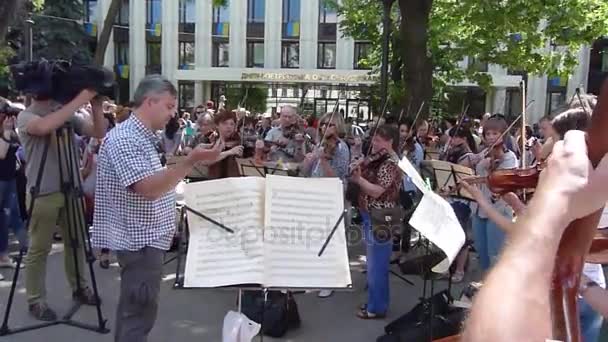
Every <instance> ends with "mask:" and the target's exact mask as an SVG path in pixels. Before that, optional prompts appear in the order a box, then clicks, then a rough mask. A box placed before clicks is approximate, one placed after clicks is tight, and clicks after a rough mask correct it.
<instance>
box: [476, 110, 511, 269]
mask: <svg viewBox="0 0 608 342" xmlns="http://www.w3.org/2000/svg"><path fill="white" fill-rule="evenodd" d="M507 128H508V126H507V122H506V121H505V120H504V119H503V118H501V117H498V116H493V117H491V118H489V119H488V120H486V121H485V123H484V125H483V139H484V142H485V145H486V146H490V147H492V149H491V150H488V149H486V150H484V151H482V155H487V156H486V158H484V159H483V160H481V161H480V162H479V163H478V164H477V166H476V171H477V174H478V175H479V176H482V177H486V176H487V175H489V174H490V173H491V172H492V171H495V170H500V169H514V168H516V167H517V166H518V162H517V157H516V156H515V153H513V152H512V151H510V150H508V149H506V148H505V147H504V146H503V145H502V144H501V140H502V136H503V133H504V132H505V131H506V129H507ZM481 191H482V192H483V193H484V197H485V198H486V199H488V200H489V201H490V202H491V203H492V206H493V207H494V208H496V210H498V211H499V212H500V213H501V214H502V215H503V216H505V217H507V218H512V217H513V212H512V211H511V208H509V206H508V205H507V204H506V203H505V202H504V201H503V200H501V199H496V198H494V197H493V195H492V193H491V192H490V190H489V189H488V187H487V186H485V185H482V186H481ZM473 236H474V239H475V250H476V251H477V253H478V254H479V265H480V267H481V269H482V270H483V271H486V270H488V269H489V268H490V266H491V264H492V263H493V260H494V259H495V258H496V257H497V256H498V254H499V253H500V250H501V248H502V245H503V243H504V238H505V234H504V232H503V231H502V230H501V229H500V228H498V226H497V225H496V223H495V222H494V221H492V220H490V219H489V218H488V215H487V213H486V212H485V211H484V210H483V209H482V208H478V209H477V213H476V214H475V215H474V216H473Z"/></svg>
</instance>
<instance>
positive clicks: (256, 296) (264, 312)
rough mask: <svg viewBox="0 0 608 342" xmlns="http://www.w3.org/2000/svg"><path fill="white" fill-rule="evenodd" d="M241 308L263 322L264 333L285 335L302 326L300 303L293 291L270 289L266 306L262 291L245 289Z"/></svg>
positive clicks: (267, 334) (257, 320) (255, 319)
mask: <svg viewBox="0 0 608 342" xmlns="http://www.w3.org/2000/svg"><path fill="white" fill-rule="evenodd" d="M241 310H242V312H243V314H245V315H246V316H247V317H248V318H249V319H251V320H252V321H254V322H256V323H259V324H262V333H263V334H264V335H266V336H270V337H283V336H284V335H285V334H286V333H287V331H288V330H290V329H296V328H299V327H300V313H299V312H298V305H297V304H296V301H295V300H294V298H293V295H292V294H291V292H287V293H282V292H281V291H268V299H267V301H266V306H264V293H263V292H262V291H243V296H242V305H241Z"/></svg>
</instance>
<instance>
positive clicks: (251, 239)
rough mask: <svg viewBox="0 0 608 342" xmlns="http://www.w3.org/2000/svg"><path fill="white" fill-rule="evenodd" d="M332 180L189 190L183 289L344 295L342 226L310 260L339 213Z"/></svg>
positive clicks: (231, 183) (212, 184)
mask: <svg viewBox="0 0 608 342" xmlns="http://www.w3.org/2000/svg"><path fill="white" fill-rule="evenodd" d="M342 189H343V188H342V182H341V181H340V180H339V179H337V178H314V179H313V178H296V177H286V176H273V175H268V176H267V177H266V178H261V177H241V178H226V179H219V180H212V181H205V182H198V183H192V184H188V185H187V186H186V190H185V202H186V205H187V206H188V207H190V208H192V209H194V210H196V211H198V212H200V213H201V214H204V215H206V216H208V217H209V218H211V219H213V220H216V221H218V222H219V223H222V224H223V225H225V226H226V227H228V228H230V229H232V230H234V234H231V233H229V232H227V231H226V230H224V229H222V228H220V227H218V226H217V225H215V224H213V223H211V222H209V221H207V220H205V219H202V218H200V217H198V216H197V215H195V214H194V213H192V212H188V225H189V228H190V242H189V247H188V255H187V259H186V270H185V279H184V286H185V287H219V286H232V285H247V286H248V285H252V284H255V285H260V286H263V287H275V288H277V287H278V288H310V289H316V288H347V287H350V286H351V284H352V281H351V277H350V269H349V262H348V254H347V249H346V247H347V243H346V235H345V229H344V224H343V223H340V225H339V226H338V228H337V230H336V232H335V234H334V236H333V238H332V239H331V242H330V243H329V245H328V246H327V248H326V250H325V252H324V253H323V255H322V256H321V257H319V256H317V254H318V252H319V250H320V249H321V246H322V245H323V243H324V242H325V240H326V238H327V236H328V235H329V233H330V231H331V229H332V228H333V227H334V225H335V223H336V221H338V219H339V218H340V215H341V214H342V211H343V210H344V199H343V190H342Z"/></svg>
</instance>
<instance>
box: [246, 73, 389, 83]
mask: <svg viewBox="0 0 608 342" xmlns="http://www.w3.org/2000/svg"><path fill="white" fill-rule="evenodd" d="M241 80H243V81H261V82H273V81H287V82H289V81H292V82H337V83H374V82H376V81H377V80H378V76H375V75H336V74H288V73H278V72H244V73H242V74H241Z"/></svg>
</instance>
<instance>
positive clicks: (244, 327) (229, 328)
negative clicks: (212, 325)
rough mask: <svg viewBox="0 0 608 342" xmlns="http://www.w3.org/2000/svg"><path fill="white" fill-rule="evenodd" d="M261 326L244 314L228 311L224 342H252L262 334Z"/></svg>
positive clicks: (225, 321)
mask: <svg viewBox="0 0 608 342" xmlns="http://www.w3.org/2000/svg"><path fill="white" fill-rule="evenodd" d="M260 328H261V325H260V324H258V323H256V322H254V321H252V320H250V319H249V318H248V317H247V316H245V315H244V314H242V313H239V312H235V311H228V313H227V314H226V317H224V329H223V330H222V342H251V340H253V338H254V337H255V336H256V335H257V334H258V333H259V332H260Z"/></svg>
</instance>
